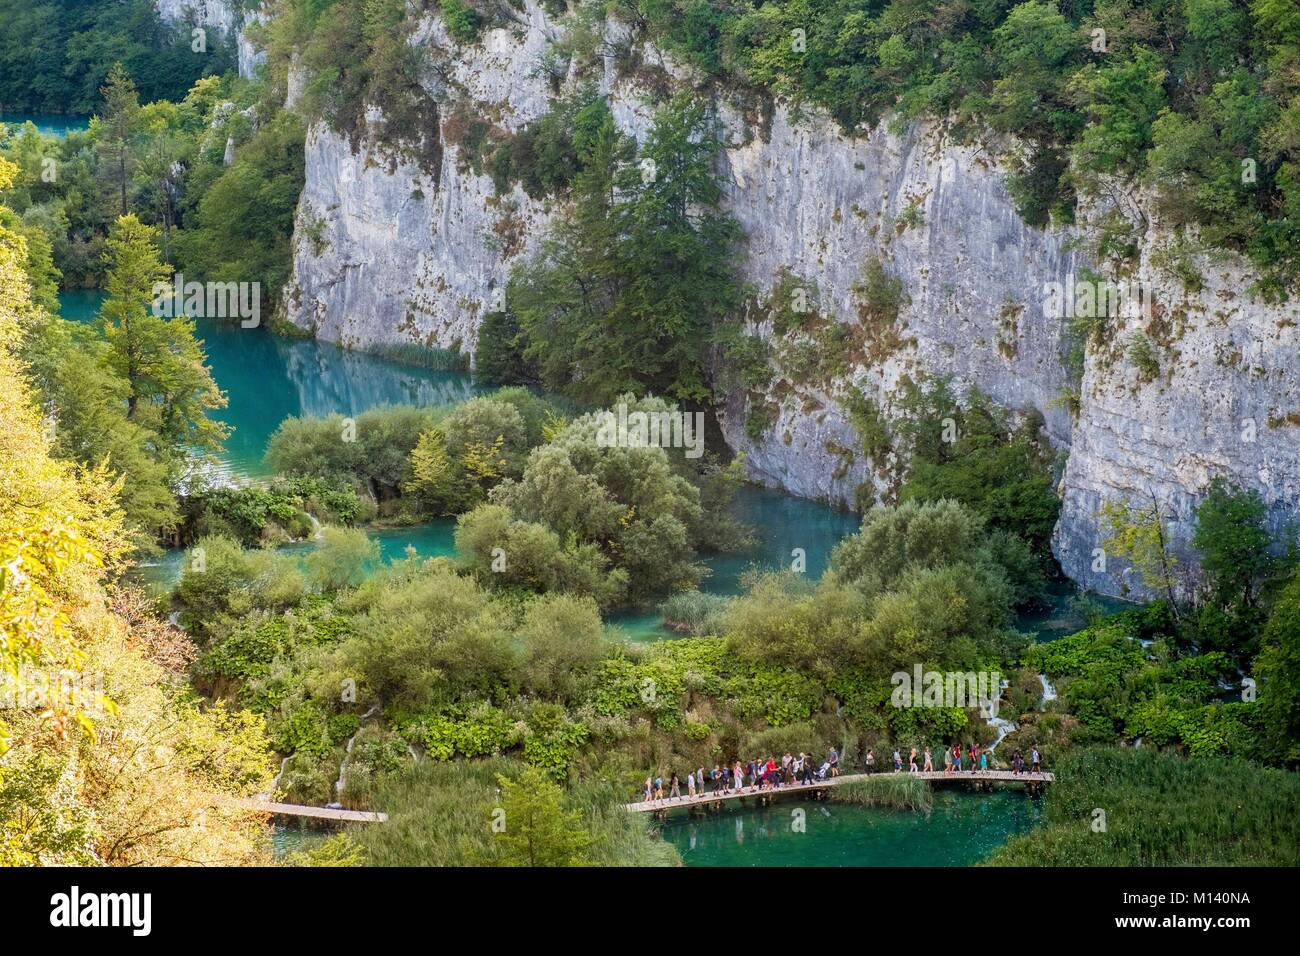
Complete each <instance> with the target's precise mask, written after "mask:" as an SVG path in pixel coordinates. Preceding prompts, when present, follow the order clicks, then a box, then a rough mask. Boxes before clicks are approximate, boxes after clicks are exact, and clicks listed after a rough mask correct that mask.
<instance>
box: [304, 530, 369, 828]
mask: <svg viewBox="0 0 1300 956" xmlns="http://www.w3.org/2000/svg"><path fill="white" fill-rule="evenodd" d="M312 520H315V519H312ZM377 713H379V705H378V704H375V706H373V707H371V708H370V709H369V710H368V711H366V712H365V713H364V714H362V715H361V720H360V721H359V722H358V724H357V730H356V733H354V734H353V735H352V736H351V737H349V738H348V742H347V745H346V746H345V747H344V748H343V759H342V760H341V761H340V762H339V778H338V779H337V780H335V781H334V796H335V798H336V799H335V801H334V802H333V803H327V804H326V806H327V807H329V808H330V809H333V810H338V809H341V808H342V807H343V804H342V803H339V802H338V799H337V798H338V797H341V796H342V795H343V784H344V783H346V782H347V773H348V758H350V757H351V756H352V745H353V744H354V743H356V739H357V734H360V733H361V731H362V729H363V728H364V727H365V723H366V721H367V720H369V719H370V718H371V717H373V716H375V714H377Z"/></svg>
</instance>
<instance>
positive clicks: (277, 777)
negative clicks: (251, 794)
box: [257, 754, 293, 800]
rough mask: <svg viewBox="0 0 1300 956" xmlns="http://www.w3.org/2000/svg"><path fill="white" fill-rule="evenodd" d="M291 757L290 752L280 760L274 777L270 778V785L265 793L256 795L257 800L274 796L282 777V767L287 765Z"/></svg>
mask: <svg viewBox="0 0 1300 956" xmlns="http://www.w3.org/2000/svg"><path fill="white" fill-rule="evenodd" d="M292 759H293V754H290V755H289V756H287V757H285V758H284V759H283V760H281V761H280V770H279V772H278V773H276V775H275V777H274V778H272V780H271V786H270V788H269V789H268V790H267V791H266V793H259V794H258V795H257V797H258V799H259V800H270V799H272V798H273V797H274V796H275V791H276V790H278V789H279V788H280V780H281V779H282V778H283V777H284V768H285V767H286V766H288V764H289V761H290V760H292Z"/></svg>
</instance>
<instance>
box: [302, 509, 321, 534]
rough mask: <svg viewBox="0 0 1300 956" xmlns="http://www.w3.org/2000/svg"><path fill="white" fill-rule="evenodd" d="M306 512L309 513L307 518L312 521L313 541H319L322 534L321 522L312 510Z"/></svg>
mask: <svg viewBox="0 0 1300 956" xmlns="http://www.w3.org/2000/svg"><path fill="white" fill-rule="evenodd" d="M305 514H306V515H307V520H309V521H310V522H311V539H312V540H313V541H319V540H320V536H321V524H320V522H319V521H317V520H316V516H315V515H314V514H312V513H311V512H310V511H308V512H305Z"/></svg>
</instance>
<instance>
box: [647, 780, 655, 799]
mask: <svg viewBox="0 0 1300 956" xmlns="http://www.w3.org/2000/svg"><path fill="white" fill-rule="evenodd" d="M654 795H655V794H654V781H653V780H651V779H650V778H649V777H646V778H645V802H646V803H649V802H650V801H651V800H652V799H654Z"/></svg>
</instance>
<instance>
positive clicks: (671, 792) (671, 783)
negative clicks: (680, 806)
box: [668, 770, 682, 800]
mask: <svg viewBox="0 0 1300 956" xmlns="http://www.w3.org/2000/svg"><path fill="white" fill-rule="evenodd" d="M668 796H670V797H672V798H673V799H674V800H680V799H681V798H682V782H681V781H680V780H678V779H677V771H676V770H674V771H673V773H672V776H671V777H669V778H668Z"/></svg>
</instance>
